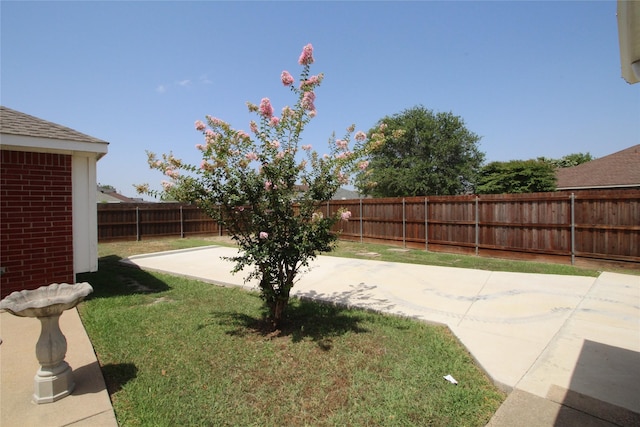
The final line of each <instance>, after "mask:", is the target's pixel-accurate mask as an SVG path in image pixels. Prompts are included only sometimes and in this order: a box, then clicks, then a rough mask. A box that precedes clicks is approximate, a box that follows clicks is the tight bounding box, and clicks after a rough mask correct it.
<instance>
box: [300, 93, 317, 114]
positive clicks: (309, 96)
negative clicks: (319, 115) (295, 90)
mask: <svg viewBox="0 0 640 427" xmlns="http://www.w3.org/2000/svg"><path fill="white" fill-rule="evenodd" d="M315 100H316V94H315V93H313V92H305V93H304V95H303V97H302V108H304V109H305V110H309V111H315V109H316V106H315V105H314V104H313V102H314V101H315Z"/></svg>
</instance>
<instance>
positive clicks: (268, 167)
mask: <svg viewBox="0 0 640 427" xmlns="http://www.w3.org/2000/svg"><path fill="white" fill-rule="evenodd" d="M313 62H314V59H313V47H312V45H311V44H308V45H306V46H304V48H303V50H302V53H301V55H300V58H299V60H298V63H299V64H300V65H301V66H302V71H301V73H300V76H299V81H298V83H297V84H296V81H295V79H294V77H293V76H292V75H291V74H290V73H289V72H288V71H283V72H282V74H281V76H280V79H281V81H282V84H283V85H284V86H285V87H288V88H289V89H290V90H291V92H292V93H293V94H294V95H295V97H296V103H295V105H294V106H293V107H290V106H285V107H284V108H283V109H282V111H281V114H280V116H279V117H278V116H276V115H274V109H273V106H272V105H271V102H270V101H269V99H268V98H263V99H262V100H261V101H260V104H259V105H256V104H252V103H247V106H248V109H249V111H250V112H251V113H255V114H256V115H257V120H251V121H250V122H249V132H250V133H249V132H246V131H244V130H237V129H234V128H233V127H231V125H230V124H229V123H227V122H225V121H223V120H220V119H218V118H216V117H212V116H206V123H205V122H202V121H199V120H198V121H196V122H195V128H196V130H197V131H199V132H202V134H203V135H204V143H203V144H198V145H196V148H197V149H198V150H199V151H200V152H201V154H202V162H201V164H200V165H197V166H196V165H191V164H187V163H185V162H183V161H182V160H180V159H178V158H176V157H175V156H174V155H173V154H172V153H169V154H163V155H162V156H161V157H160V158H158V156H156V155H155V154H154V153H151V152H147V154H148V161H149V166H150V167H151V168H152V169H157V170H159V171H161V172H162V173H163V174H164V175H166V177H167V180H165V181H163V182H162V187H163V190H162V191H160V192H154V191H152V190H150V189H149V186H148V185H146V184H145V185H141V186H138V187H139V188H138V191H139V192H141V193H147V194H152V195H155V196H160V197H162V198H168V199H172V200H177V201H182V202H192V203H195V204H197V205H198V206H200V207H201V208H202V209H204V210H205V211H206V212H207V214H208V215H210V216H211V217H212V218H214V219H215V220H217V221H219V222H220V223H221V224H222V226H223V227H225V228H226V229H227V230H229V233H230V234H231V236H232V238H233V240H235V241H236V242H237V243H238V245H239V247H240V251H239V255H238V256H235V257H231V258H228V259H230V260H232V261H235V267H234V269H233V272H234V273H236V272H239V271H241V270H244V269H245V268H246V267H251V272H250V273H249V274H248V276H247V277H246V280H247V281H249V280H251V279H253V278H255V279H257V280H258V281H259V289H260V293H261V296H262V298H263V300H264V301H265V303H266V306H267V308H268V310H269V318H270V320H271V321H272V322H273V325H274V326H275V327H277V326H278V325H279V324H280V323H281V321H282V320H283V313H284V311H285V309H286V307H287V305H288V302H289V295H290V292H291V288H292V287H293V285H294V283H295V281H296V277H297V276H298V274H299V273H301V272H302V270H303V269H304V268H305V267H307V266H308V264H309V261H310V260H312V259H313V258H314V257H315V256H316V255H317V254H318V253H320V252H324V251H330V250H331V249H332V247H333V244H334V243H335V240H336V239H337V236H336V234H335V233H334V232H332V231H331V230H332V227H333V225H334V224H335V223H336V222H337V221H340V220H343V221H346V220H348V219H349V217H350V216H351V212H349V211H347V210H345V209H341V210H339V211H338V212H337V213H336V214H335V215H334V216H327V215H323V213H322V209H321V208H322V206H323V205H324V204H326V202H327V201H328V200H330V199H331V198H332V197H333V195H334V194H335V192H336V191H337V190H338V188H339V187H340V186H341V185H344V184H347V183H348V182H349V177H350V176H351V174H352V173H354V172H356V171H359V170H360V171H361V170H363V169H366V167H367V164H368V163H367V162H366V161H363V160H361V159H362V158H364V157H365V156H366V155H367V154H368V153H369V152H370V151H371V150H373V149H375V148H376V147H379V146H380V145H381V144H383V143H384V132H383V130H382V129H381V130H380V131H379V132H374V133H373V134H372V135H371V137H370V138H367V136H366V134H365V133H364V132H362V131H358V132H355V126H354V125H352V126H350V127H349V128H348V129H347V131H346V133H345V135H344V137H343V138H342V139H337V138H336V137H335V134H334V135H332V136H331V137H330V138H329V141H328V146H327V148H326V154H323V155H321V154H319V153H318V152H317V151H316V150H314V149H313V147H312V146H311V145H301V136H302V132H303V130H304V128H305V126H306V125H307V124H308V123H309V122H310V120H311V119H312V118H313V117H315V115H316V108H315V105H314V103H315V99H316V93H315V90H316V89H317V88H318V87H319V86H320V84H321V83H322V79H323V74H317V75H312V74H311V72H310V66H311V64H312V63H313Z"/></svg>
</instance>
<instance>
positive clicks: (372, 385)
mask: <svg viewBox="0 0 640 427" xmlns="http://www.w3.org/2000/svg"><path fill="white" fill-rule="evenodd" d="M211 243H212V242H211V241H208V240H198V239H175V240H163V241H157V242H131V243H114V244H100V245H99V252H100V257H101V258H100V270H99V272H97V273H89V274H84V275H82V276H81V277H80V278H79V280H81V281H88V282H89V283H91V284H92V285H93V287H94V289H95V291H94V293H93V294H92V295H91V296H90V298H88V299H87V300H86V301H85V302H83V303H82V304H81V305H80V306H79V308H80V313H81V317H82V320H83V323H84V325H85V327H86V329H87V332H88V334H89V337H90V338H91V342H92V343H93V345H94V348H95V350H96V354H97V355H98V359H99V361H100V364H101V366H102V369H103V373H104V376H105V379H106V382H107V387H108V389H109V393H110V395H111V399H112V402H113V405H114V409H115V412H116V416H117V419H118V422H119V423H120V425H122V426H175V425H184V426H187V425H188V426H191V425H194V426H200V425H202V426H225V425H229V426H252V425H254V426H284V425H287V426H289V425H290V426H305V425H309V426H338V425H339V426H343V425H350V426H366V425H368V426H373V425H375V426H385V425H389V426H412V425H415V426H425V425H433V426H484V425H485V424H486V423H487V422H488V421H489V419H490V418H491V416H492V415H493V413H494V412H495V411H496V410H497V408H498V407H499V405H500V404H501V403H502V401H503V400H504V398H505V395H504V394H503V393H501V392H500V391H498V390H497V389H496V388H495V387H494V386H493V385H492V383H491V382H490V381H489V379H488V378H487V377H486V376H485V375H484V373H483V372H482V371H481V370H480V369H479V368H478V367H477V366H476V365H475V364H474V362H473V360H472V358H471V357H470V355H469V354H468V353H467V351H466V350H465V349H464V348H463V347H462V346H461V345H460V344H459V343H458V341H457V340H456V339H455V337H453V336H452V335H451V333H450V332H449V330H448V329H447V328H446V327H438V326H433V325H427V324H425V323H422V322H418V321H412V320H408V319H402V318H398V317H394V316H388V315H382V314H376V313H372V312H368V311H361V310H353V309H345V308H341V307H336V306H332V305H327V304H320V303H312V302H308V301H300V300H296V299H294V300H292V302H291V305H290V308H289V311H288V313H287V322H286V326H285V327H283V328H282V329H281V330H277V331H275V332H273V331H271V330H270V329H269V328H268V327H267V325H265V324H264V323H263V320H262V319H263V316H264V314H265V313H264V312H263V305H262V301H261V300H260V298H259V297H258V294H257V293H252V292H247V291H244V290H241V289H238V288H223V287H218V286H214V285H210V284H205V283H202V282H198V281H194V280H188V279H184V278H178V277H174V276H170V275H163V274H157V273H148V272H144V271H141V270H137V269H134V268H130V267H125V266H121V265H120V264H119V263H118V262H117V261H118V260H119V259H120V258H122V257H125V256H129V255H132V254H135V253H144V252H153V251H157V250H167V249H177V248H178V247H179V246H181V247H189V246H201V245H203V244H211ZM447 374H451V375H453V376H454V377H455V378H456V379H457V380H458V381H459V384H458V385H452V384H450V383H448V382H447V381H445V380H444V379H443V376H444V375H447Z"/></svg>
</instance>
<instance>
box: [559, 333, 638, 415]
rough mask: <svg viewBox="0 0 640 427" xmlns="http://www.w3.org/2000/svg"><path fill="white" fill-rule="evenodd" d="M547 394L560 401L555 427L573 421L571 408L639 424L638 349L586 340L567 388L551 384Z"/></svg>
mask: <svg viewBox="0 0 640 427" xmlns="http://www.w3.org/2000/svg"><path fill="white" fill-rule="evenodd" d="M549 397H550V398H551V399H553V400H555V401H557V402H558V403H561V404H562V406H561V408H560V411H559V412H558V415H557V417H556V422H555V423H554V426H557V427H560V426H569V425H575V424H574V422H575V414H574V411H573V410H574V409H575V410H578V411H581V412H586V413H588V414H591V415H593V416H595V417H597V418H599V419H601V420H603V421H605V422H609V423H613V424H615V425H619V426H638V425H640V411H639V410H638V409H639V408H640V353H638V352H635V351H632V350H627V349H624V348H620V347H614V346H610V345H607V344H602V343H599V342H595V341H589V340H585V341H584V343H583V345H582V350H581V351H580V355H579V358H578V362H577V363H576V366H575V368H574V372H573V375H572V377H571V383H570V386H569V390H566V389H563V388H561V387H557V386H553V387H551V389H550V390H549ZM609 402H618V405H614V404H612V403H609ZM620 403H624V406H619V404H620Z"/></svg>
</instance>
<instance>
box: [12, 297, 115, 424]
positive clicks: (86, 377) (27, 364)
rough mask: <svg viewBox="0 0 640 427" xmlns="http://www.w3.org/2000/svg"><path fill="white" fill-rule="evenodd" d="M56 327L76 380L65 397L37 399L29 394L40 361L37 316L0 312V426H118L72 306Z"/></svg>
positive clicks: (94, 358)
mask: <svg viewBox="0 0 640 427" xmlns="http://www.w3.org/2000/svg"><path fill="white" fill-rule="evenodd" d="M60 330H61V331H62V333H63V334H64V336H65V338H66V340H67V355H66V357H65V360H66V361H67V363H69V365H70V366H71V368H72V369H73V379H74V381H75V383H76V386H75V389H74V390H73V392H72V393H71V394H70V395H69V396H67V397H65V398H63V399H60V400H58V401H57V402H53V403H45V404H40V405H38V404H35V403H32V401H31V396H32V395H33V377H34V376H35V374H36V372H37V371H38V368H39V367H40V365H39V364H38V359H36V342H37V341H38V337H39V336H40V321H38V320H37V319H32V318H27V317H16V316H14V315H12V314H10V313H7V312H5V311H4V310H2V312H0V338H2V344H1V345H0V426H2V427H32V426H33V427H35V426H41V427H61V426H74V427H117V426H118V423H117V422H116V417H115V414H114V412H113V408H112V406H111V400H110V399H109V393H107V388H106V387H105V383H104V378H103V376H102V371H101V370H100V365H99V364H98V360H97V358H96V355H95V353H94V351H93V346H92V345H91V341H89V337H88V336H87V333H86V331H85V329H84V326H83V325H82V322H81V321H80V316H79V315H78V312H77V310H76V309H75V308H74V309H72V310H67V311H65V312H64V313H63V314H62V316H60Z"/></svg>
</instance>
